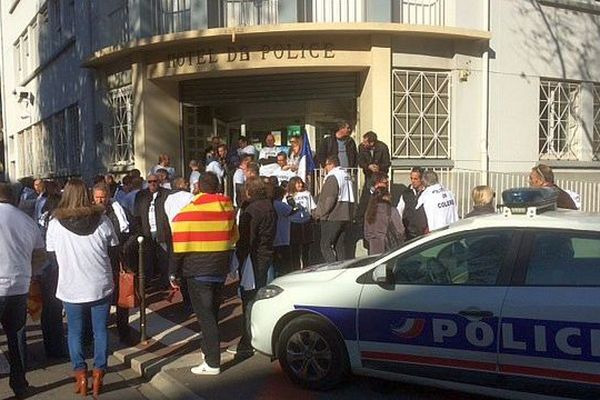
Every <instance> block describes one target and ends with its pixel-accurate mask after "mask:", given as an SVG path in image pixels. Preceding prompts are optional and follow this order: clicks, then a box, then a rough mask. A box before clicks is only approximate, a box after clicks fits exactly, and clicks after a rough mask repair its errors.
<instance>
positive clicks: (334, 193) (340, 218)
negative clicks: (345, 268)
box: [312, 156, 354, 262]
mask: <svg viewBox="0 0 600 400" xmlns="http://www.w3.org/2000/svg"><path fill="white" fill-rule="evenodd" d="M325 171H326V172H327V175H326V176H325V183H324V184H323V187H322V189H321V194H320V195H319V201H318V203H317V208H315V210H314V211H313V213H312V216H313V218H314V219H315V220H318V221H319V223H320V225H321V252H322V253H323V258H324V259H325V261H326V262H333V261H341V260H347V259H348V258H352V257H354V255H353V254H347V251H346V247H347V243H346V235H347V233H348V230H349V228H350V221H352V211H353V210H352V209H353V206H354V192H353V189H352V182H351V179H350V176H348V174H347V173H346V171H344V169H342V168H340V166H339V161H338V159H337V157H336V156H331V157H328V158H327V161H326V162H325Z"/></svg>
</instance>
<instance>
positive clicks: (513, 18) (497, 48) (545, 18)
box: [490, 0, 600, 175]
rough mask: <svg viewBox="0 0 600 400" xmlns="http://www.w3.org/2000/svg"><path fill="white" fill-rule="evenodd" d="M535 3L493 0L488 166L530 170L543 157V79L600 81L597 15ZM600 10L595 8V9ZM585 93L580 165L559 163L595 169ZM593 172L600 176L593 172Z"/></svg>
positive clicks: (599, 17) (599, 16) (599, 21)
mask: <svg viewBox="0 0 600 400" xmlns="http://www.w3.org/2000/svg"><path fill="white" fill-rule="evenodd" d="M560 3H561V2H560V1H559V0H558V1H556V6H549V5H543V4H540V3H539V2H538V1H537V0H492V5H491V33H492V40H491V42H490V48H491V49H492V51H493V53H492V54H493V56H492V57H491V60H490V160H491V162H490V169H491V170H493V171H505V172H512V171H515V172H517V171H520V172H522V171H527V170H529V168H531V167H532V166H533V165H534V164H535V163H536V162H538V161H539V154H538V147H539V146H538V140H539V137H538V135H539V133H538V131H539V128H538V123H539V96H540V94H539V91H540V79H544V78H550V79H557V80H568V81H576V82H581V83H583V85H584V86H585V85H588V84H589V83H591V82H596V83H599V82H600V45H599V41H598V38H599V34H600V14H598V13H597V12H596V13H590V12H589V11H586V10H585V9H567V8H565V7H564V3H565V2H562V3H563V5H561V4H560ZM596 7H597V6H596ZM586 91H588V92H589V87H588V89H586V90H583V91H582V93H581V95H580V102H581V103H580V104H581V107H580V113H581V114H580V115H581V121H580V123H581V124H580V132H579V133H578V135H579V141H580V143H581V146H580V148H579V149H578V154H579V160H578V162H567V161H554V162H551V163H552V165H554V166H555V167H559V168H560V167H561V166H562V168H568V167H573V166H578V167H588V168H589V167H591V168H598V167H600V163H598V162H595V163H593V162H591V160H592V155H591V150H590V148H591V145H590V143H589V142H590V140H591V139H590V138H591V131H592V124H593V119H592V116H591V111H592V108H591V105H590V104H588V103H589V102H590V101H591V96H588V95H585V92H586ZM596 175H598V173H597V172H596Z"/></svg>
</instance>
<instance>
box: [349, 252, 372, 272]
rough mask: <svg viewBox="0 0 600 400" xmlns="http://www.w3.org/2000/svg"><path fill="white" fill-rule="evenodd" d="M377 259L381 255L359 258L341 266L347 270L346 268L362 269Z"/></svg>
mask: <svg viewBox="0 0 600 400" xmlns="http://www.w3.org/2000/svg"><path fill="white" fill-rule="evenodd" d="M379 257H381V254H377V255H374V256H366V257H360V258H357V259H355V260H353V261H350V262H348V263H347V264H346V265H344V266H343V268H344V269H347V268H359V267H364V266H365V265H369V264H371V263H373V262H374V261H375V260H377V259H378V258H379Z"/></svg>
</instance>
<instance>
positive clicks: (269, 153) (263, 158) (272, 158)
mask: <svg viewBox="0 0 600 400" xmlns="http://www.w3.org/2000/svg"><path fill="white" fill-rule="evenodd" d="M280 151H281V150H280V148H279V147H278V146H275V136H273V134H271V133H269V134H267V136H266V137H265V146H264V147H263V148H262V149H260V152H259V154H258V163H259V164H260V165H269V164H275V162H276V158H277V154H279V152H280Z"/></svg>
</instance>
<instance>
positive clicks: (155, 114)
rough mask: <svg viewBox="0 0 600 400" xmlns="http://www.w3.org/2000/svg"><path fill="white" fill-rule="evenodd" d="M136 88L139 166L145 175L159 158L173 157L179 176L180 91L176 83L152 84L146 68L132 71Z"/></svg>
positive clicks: (139, 65) (136, 66)
mask: <svg viewBox="0 0 600 400" xmlns="http://www.w3.org/2000/svg"><path fill="white" fill-rule="evenodd" d="M131 73H132V77H131V79H132V88H133V118H134V124H133V125H134V149H135V166H136V168H138V169H140V170H141V171H142V174H143V175H145V174H147V173H148V171H149V170H150V168H151V167H152V166H153V165H155V164H156V163H157V161H158V155H159V154H163V153H164V154H168V155H169V156H170V157H171V166H173V167H175V170H176V173H177V175H182V174H184V173H185V172H186V171H181V154H180V153H181V146H180V143H181V135H180V129H179V88H178V83H177V82H176V81H152V80H149V79H148V78H147V74H146V65H145V63H143V62H138V63H134V64H133V65H132V67H131Z"/></svg>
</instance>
